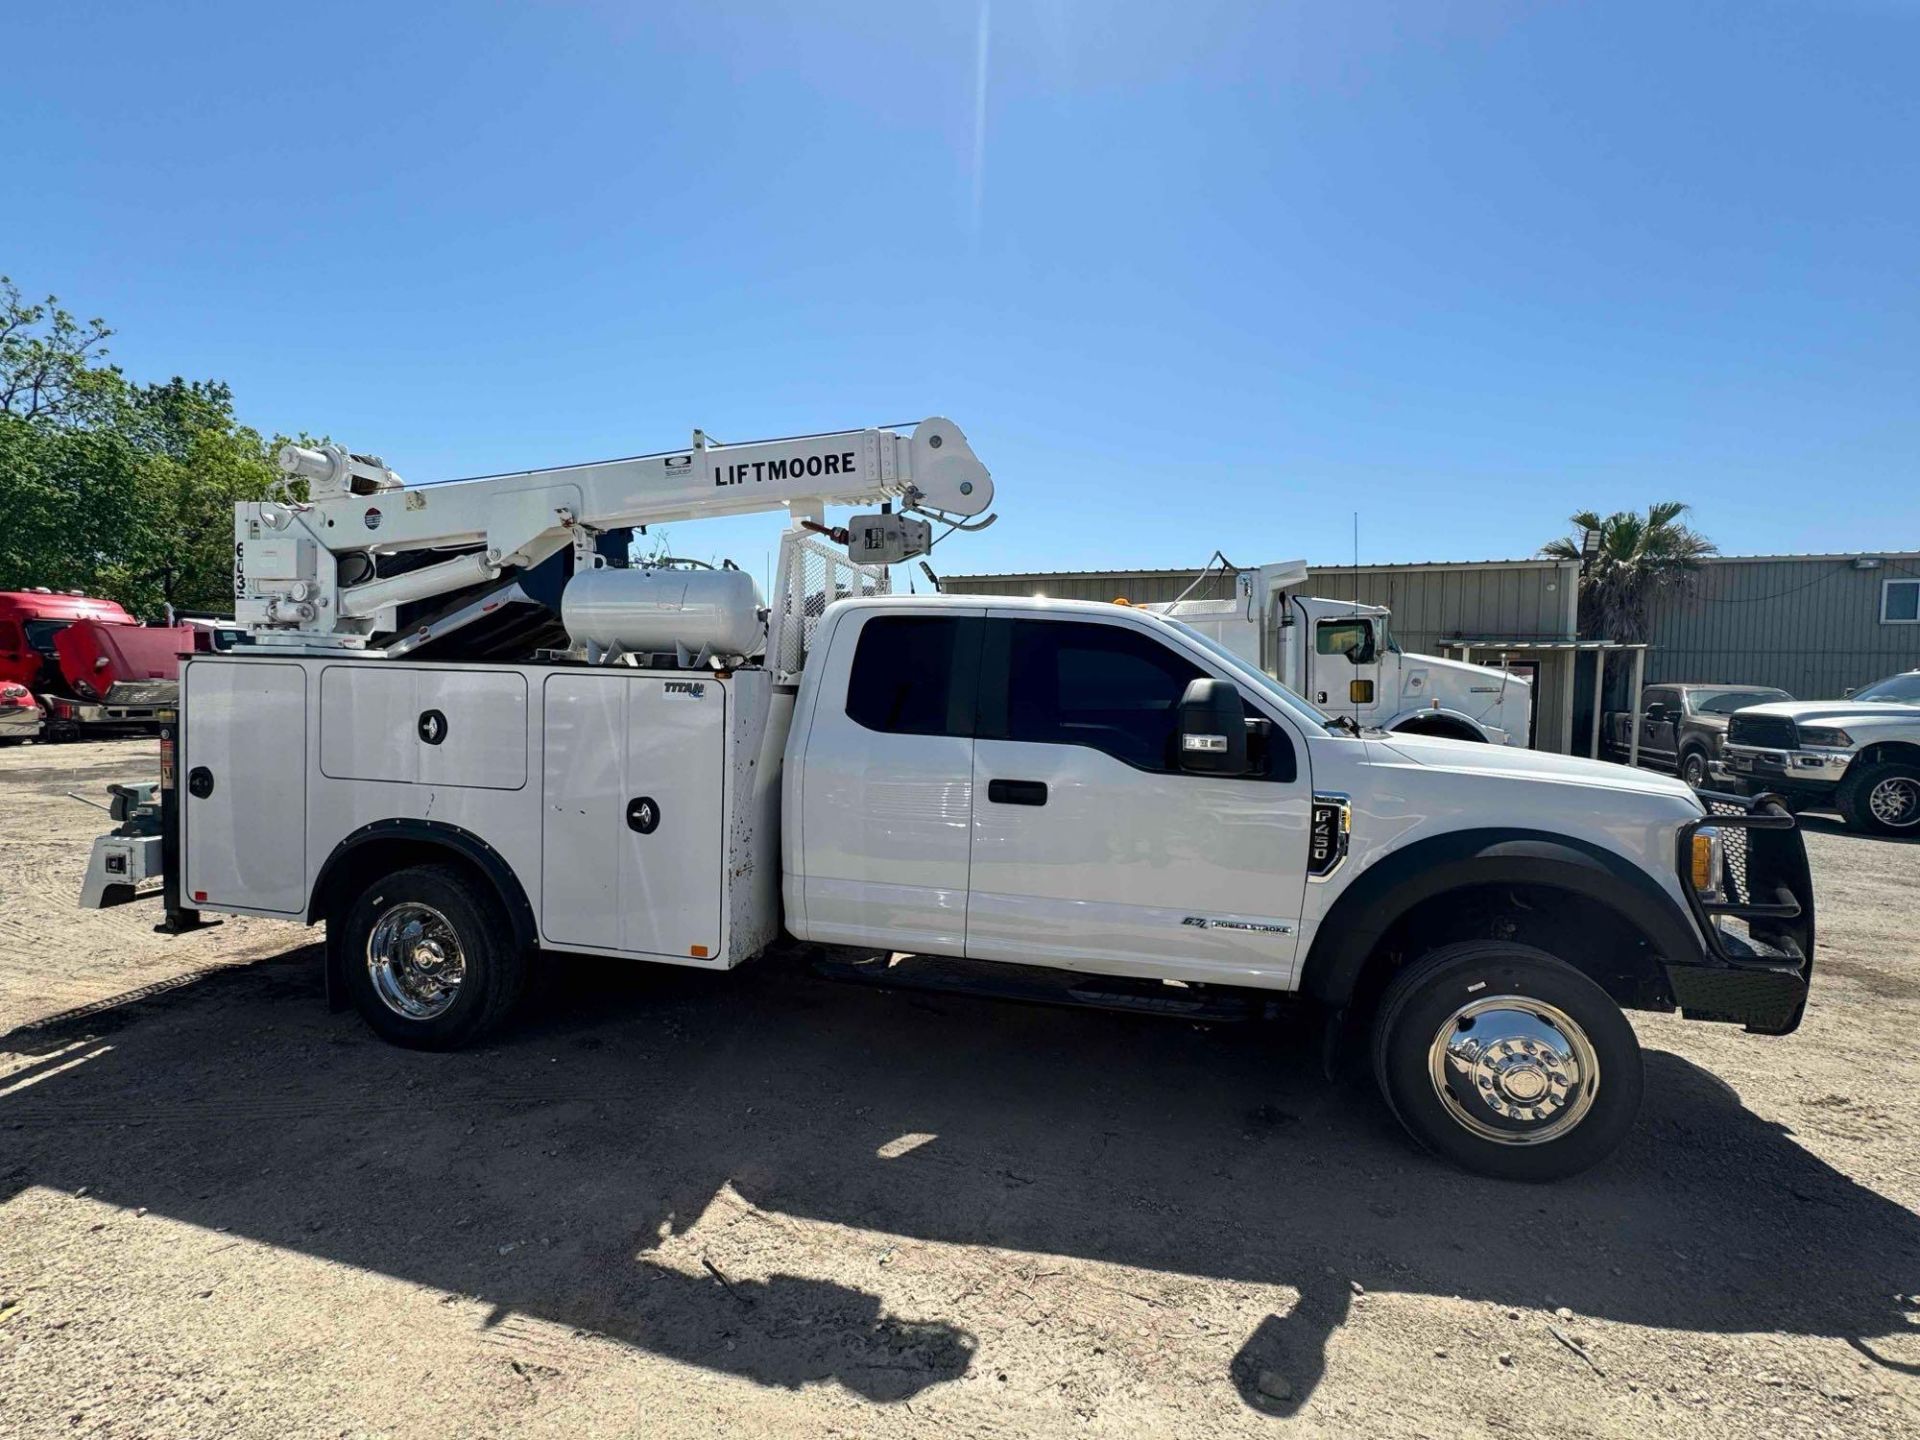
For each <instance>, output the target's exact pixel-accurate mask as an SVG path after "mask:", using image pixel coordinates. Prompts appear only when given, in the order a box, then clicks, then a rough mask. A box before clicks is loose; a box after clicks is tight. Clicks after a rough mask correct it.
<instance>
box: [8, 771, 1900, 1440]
mask: <svg viewBox="0 0 1920 1440" xmlns="http://www.w3.org/2000/svg"><path fill="white" fill-rule="evenodd" d="M152 748H153V747H152V743H151V742H150V741H123V742H117V743H114V742H108V743H99V744H88V745H77V746H72V747H65V748H47V747H39V746H31V747H26V748H23V749H12V750H7V751H4V752H0V814H4V816H5V826H4V832H3V833H0V1434H5V1435H7V1436H52V1435H59V1436H73V1435H119V1436H139V1437H151V1436H214V1435H248V1436H254V1435H261V1436H276V1437H279V1436H309V1435H311V1436H361V1435H369V1436H371V1435H461V1436H474V1435H494V1434H512V1435H555V1436H558V1435H569V1436H577V1435H588V1434H606V1435H635V1436H640V1435H645V1436H665V1435H679V1434H710V1433H716V1432H721V1431H724V1432H726V1433H730V1434H737V1435H750V1436H759V1435H874V1436H884V1435H916V1436H918V1435H929V1434H950V1435H1003V1434H1007V1435H1012V1434H1059V1433H1073V1434H1086V1435H1112V1436H1139V1435H1243V1434H1244V1435H1255V1434H1266V1435H1275V1434H1289V1435H1301V1436H1320V1435H1327V1436H1333V1435H1339V1436H1352V1435H1367V1436H1449V1437H1452V1436H1487V1437H1504V1436H1532V1435H1539V1436H1553V1437H1568V1436H1588V1435H1632V1436H1635V1437H1640V1436H1645V1435H1647V1434H1650V1433H1658V1434H1660V1435H1661V1436H1663V1437H1681V1436H1707V1435H1715V1436H1717V1435H1754V1436H1769V1437H1772V1436H1802V1435H1804V1436H1816V1435H1819V1436H1826V1435H1846V1436H1855V1435H1859V1436H1878V1435H1885V1436H1912V1435H1915V1434H1916V1433H1920V1213H1916V1212H1917V1211H1920V1139H1917V1138H1916V1136H1920V1050H1917V1049H1916V1042H1915V1038H1914V1037H1915V1035H1916V1033H1920V960H1917V959H1916V943H1915V937H1916V934H1917V933H1920V883H1917V882H1920V849H1917V848H1914V847H1911V846H1905V845H1900V844H1894V843H1888V842H1884V841H1876V840H1870V839H1862V838H1858V837H1855V836H1851V835H1846V834H1843V833H1841V832H1840V831H1839V829H1838V828H1837V826H1835V825H1833V824H1832V823H1830V822H1823V821H1820V820H1811V821H1809V822H1808V827H1807V828H1808V831H1809V840H1808V844H1809V846H1810V849H1811V851H1812V855H1813V864H1814V880H1815V885H1816V889H1817V891H1818V897H1819V905H1820V920H1821V925H1822V935H1821V948H1820V952H1819V970H1818V974H1817V977H1816V983H1815V988H1814V996H1813V1003H1812V1006H1811V1010H1810V1013H1809V1015H1808V1019H1807V1022H1806V1024H1805V1025H1804V1026H1803V1027H1802V1029H1801V1030H1800V1032H1799V1033H1798V1034H1796V1035H1794V1036H1792V1037H1789V1038H1787V1039H1782V1040H1768V1039H1762V1038H1760V1037H1756V1036H1749V1035H1744V1034H1741V1033H1738V1032H1737V1031H1734V1030H1731V1029H1728V1028H1724V1027H1716V1026H1708V1025H1698V1024H1685V1023H1682V1022H1680V1021H1678V1020H1674V1019H1669V1018H1667V1017H1663V1016H1641V1017H1636V1024H1637V1026H1638V1028H1639V1031H1640V1034H1641V1037H1642V1040H1643V1042H1644V1043H1645V1045H1646V1047H1647V1051H1648V1055H1647V1099H1646V1106H1645V1110H1644V1113H1643V1116H1642V1119H1641V1123H1640V1125H1639V1128H1638V1130H1637V1131H1636V1132H1635V1134H1634V1135H1633V1136H1632V1138H1631V1139H1630V1140H1629V1141H1628V1143H1627V1144H1626V1146H1625V1147H1624V1148H1623V1150H1622V1151H1621V1153H1620V1154H1619V1155H1618V1156H1617V1157H1616V1158H1615V1159H1613V1160H1612V1161H1610V1162H1608V1163H1607V1164H1606V1165H1604V1166H1603V1167H1601V1168H1600V1169H1599V1170H1597V1171H1595V1172H1593V1173H1591V1174H1589V1175H1587V1176H1584V1177H1582V1178H1580V1179H1578V1180H1575V1181H1572V1182H1568V1183H1565V1184H1561V1185H1558V1186H1554V1187H1549V1188H1523V1187H1515V1186H1508V1185H1501V1184H1496V1183H1493V1182H1490V1181H1482V1180H1477V1179H1474V1178H1472V1177H1469V1176H1465V1175H1461V1174H1458V1173H1456V1172H1454V1171H1452V1170H1449V1169H1447V1168H1445V1167H1443V1166H1441V1165H1440V1164H1438V1163H1437V1162H1435V1161H1433V1160H1430V1159H1428V1158H1426V1157H1424V1156H1423V1155H1421V1154H1420V1153H1418V1152H1417V1151H1416V1150H1414V1149H1413V1148H1412V1147H1411V1146H1410V1144H1409V1143H1408V1142H1407V1141H1405V1140H1404V1139H1402V1137H1401V1136H1400V1134H1399V1133H1398V1131H1397V1130H1396V1128H1395V1127H1394V1125H1393V1123H1392V1121H1391V1120H1390V1119H1389V1118H1388V1117H1387V1116H1386V1114H1385V1113H1384V1111H1383V1110H1382V1108H1381V1106H1380V1105H1379V1104H1378V1103H1377V1102H1376V1100H1375V1097H1374V1096H1373V1095H1372V1094H1371V1093H1370V1092H1369V1091H1366V1090H1363V1089H1360V1088H1357V1087H1353V1086H1335V1085H1333V1084H1330V1083H1329V1082H1328V1081H1327V1080H1325V1079H1324V1078H1323V1077H1322V1075H1321V1072H1320V1069H1319V1065H1318V1061H1317V1057H1316V1055H1315V1053H1314V1050H1313V1045H1312V1043H1311V1042H1310V1040H1309V1039H1308V1038H1307V1037H1306V1036H1304V1035H1302V1034H1298V1033H1294V1032H1292V1031H1289V1030H1286V1029H1275V1028H1271V1027H1234V1026H1221V1027H1215V1028H1213V1029H1202V1028H1198V1027H1194V1026H1190V1025H1184V1024H1177V1023H1173V1022H1169V1021H1165V1020H1155V1019H1150V1018H1146V1017H1132V1016H1122V1015H1110V1014H1103V1013H1092V1012H1079V1011H1064V1010H1046V1009H1034V1008H1024V1007H1015V1006H1007V1005H996V1004H992V1003H989V1002H985V1001H979V1000H973V999H967V998H955V997H951V996H939V997H930V996H924V995H916V994H903V993H888V992H882V991H876V990H869V989H864V988H857V987H852V986H845V985H835V984H832V983H829V982H827V981H824V980H820V979H817V978H815V977H813V976H811V975H810V974H808V973H807V972H805V971H804V970H802V969H800V968H799V967H798V966H797V965H795V964H793V963H791V962H780V961H775V962H764V963H761V964H757V965H754V966H750V967H748V968H747V969H745V970H743V971H741V972H738V973H736V974H734V975H731V976H703V975H691V974H684V973H648V972H647V971H644V970H640V969H635V968H623V967H620V966H613V965H601V964H592V965H587V964H583V965H580V966H578V967H576V968H575V969H573V970H572V971H570V973H569V974H568V975H567V976H566V978H565V980H564V981H563V983H562V985H561V986H560V988H559V991H558V993H557V995H556V996H555V997H554V999H553V1000H552V1001H551V1002H550V1003H549V1005H548V1006H547V1007H546V1008H545V1009H544V1010H543V1011H542V1012H541V1013H539V1014H537V1015H536V1016H534V1017H532V1018H531V1019H530V1020H529V1021H528V1023H526V1024H524V1025H523V1026H521V1027H519V1028H517V1029H515V1030H514V1031H513V1032H512V1033H511V1034H509V1035H508V1036H506V1037H505V1038H503V1039H502V1040H500V1041H499V1042H498V1043H496V1044H493V1045H491V1046H489V1047H488V1048H485V1049H482V1050H480V1051H477V1052H473V1053H466V1054H459V1055H422V1054H413V1053H408V1052H405V1051H400V1050H396V1049H392V1048H390V1047H388V1046H386V1045H383V1044H381V1043H379V1042H378V1041H376V1040H374V1039H373V1038H372V1036H371V1035H370V1034H369V1033H368V1032H367V1031H366V1030H365V1029H364V1028H363V1026H362V1025H361V1023H360V1021H359V1020H358V1019H357V1018H356V1017H355V1016H353V1015H352V1014H333V1013H329V1012H328V1011H327V1009H326V1008H325V1006H324V1004H323V1003H322V997H321V981H320V974H319V970H318V966H317V963H316V956H317V953H318V952H317V950H316V948H315V945H314V940H315V938H316V935H315V933H314V932H308V931H303V930H299V929H297V928H294V927H290V926H283V925H278V924H272V923H267V922H259V921H245V920H238V921H228V922H227V923H226V924H224V925H222V926H221V927H220V928H218V929H214V930H209V931H205V932H201V933H198V934H195V935H191V936H185V937H181V938H175V939H169V938H165V937H161V936H158V935H155V934H153V933H152V931H151V926H152V924H153V922H154V920H155V919H156V918H157V914H156V911H157V906H156V905H153V904H138V905H133V906H127V907H122V908H120V909H117V910H111V911H107V912H104V913H98V914H83V913H81V912H80V911H78V910H76V909H75V908H74V897H75V895H76V894H77V891H78V887H79V883H80V877H81V872H82V869H83V867H84V863H85V858H86V854H87V846H88V843H89V841H90V839H91V837H92V835H93V834H94V833H95V832H96V831H97V830H99V829H101V828H103V823H104V821H105V817H104V816H101V815H100V814H98V812H95V811H90V810H88V809H86V808H84V807H83V806H81V805H79V804H77V803H75V802H73V801H71V800H67V799H65V798H63V792H65V791H68V790H77V791H79V792H80V793H82V794H86V795H97V794H99V793H101V787H102V786H103V785H104V783H105V782H106V781H108V780H110V779H120V778H141V777H142V776H143V775H145V774H147V773H150V772H151V770H152V767H153V761H152V759H151V755H152ZM1263 1386H1264V1387H1265V1390H1266V1391H1267V1392H1270V1393H1263V1391H1262V1387H1263Z"/></svg>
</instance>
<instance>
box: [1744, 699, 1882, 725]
mask: <svg viewBox="0 0 1920 1440" xmlns="http://www.w3.org/2000/svg"><path fill="white" fill-rule="evenodd" d="M1740 713H1741V714H1742V715H1776V716H1779V717H1780V718H1781V719H1783V720H1791V721H1793V722H1794V723H1795V724H1796V725H1834V726H1838V727H1840V728H1841V729H1846V728H1847V727H1848V726H1851V725H1859V726H1867V725H1902V726H1911V725H1920V705H1908V704H1904V703H1898V702H1892V701H1889V702H1887V703H1885V704H1880V703H1876V702H1875V701H1872V700H1774V701H1771V702H1770V703H1768V704H1765V705H1749V706H1748V707H1747V708H1746V709H1744V710H1742V711H1741V712H1740Z"/></svg>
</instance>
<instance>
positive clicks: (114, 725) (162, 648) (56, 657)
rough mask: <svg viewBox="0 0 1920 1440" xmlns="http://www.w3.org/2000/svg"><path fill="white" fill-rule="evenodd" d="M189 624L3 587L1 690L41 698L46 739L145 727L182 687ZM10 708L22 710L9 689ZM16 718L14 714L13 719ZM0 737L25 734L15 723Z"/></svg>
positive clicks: (191, 633)
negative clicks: (157, 621)
mask: <svg viewBox="0 0 1920 1440" xmlns="http://www.w3.org/2000/svg"><path fill="white" fill-rule="evenodd" d="M197 634H198V632H197V631H196V630H195V629H194V627H192V626H189V625H141V624H140V623H139V622H138V621H136V620H135V619H134V618H133V616H131V615H129V614H128V613H127V612H126V611H125V610H123V609H122V608H121V607H120V606H119V605H117V604H115V603H114V602H113V601H111V600H97V599H94V598H93V597H92V596H88V595H75V594H70V593H69V594H61V593H58V592H56V591H52V590H8V591H0V689H10V688H11V687H23V688H24V691H25V693H26V695H27V696H28V697H29V698H31V697H34V696H37V697H38V704H39V708H40V709H41V710H43V711H44V719H43V721H42V723H41V725H40V727H39V733H40V735H41V736H43V737H44V738H46V739H48V740H73V739H78V738H79V737H80V736H81V735H84V734H88V733H94V734H104V733H110V732H113V731H127V730H144V729H147V728H150V727H151V726H153V725H154V724H155V723H156V722H157V720H158V717H159V711H160V709H161V707H163V706H169V705H172V704H173V703H174V699H175V696H176V695H177V693H178V689H179V679H180V657H181V655H183V654H185V653H188V652H190V651H192V650H193V649H194V648H195V639H196V635H197ZM13 699H14V701H15V703H14V706H13V707H12V708H14V709H23V708H24V706H23V705H22V704H20V701H19V695H18V693H17V692H14V694H13ZM10 718H14V719H16V720H17V719H18V717H10ZM5 738H9V739H23V738H28V737H27V736H26V735H25V734H24V733H23V727H22V726H21V725H19V724H16V725H15V726H13V727H12V728H9V729H7V730H6V735H5Z"/></svg>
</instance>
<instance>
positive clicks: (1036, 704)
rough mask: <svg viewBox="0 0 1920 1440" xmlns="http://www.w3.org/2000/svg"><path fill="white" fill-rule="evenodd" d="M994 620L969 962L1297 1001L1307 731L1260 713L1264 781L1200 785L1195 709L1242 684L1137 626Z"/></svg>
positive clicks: (986, 661) (977, 769)
mask: <svg viewBox="0 0 1920 1440" xmlns="http://www.w3.org/2000/svg"><path fill="white" fill-rule="evenodd" d="M989 616H990V619H989V621H988V627H987V634H986V640H985V643H984V645H983V647H982V660H981V673H980V719H979V731H978V738H977V739H976V740H975V742H974V763H973V864H972V871H971V878H970V886H969V892H970V893H969V897H968V901H967V952H966V953H967V954H968V956H970V957H974V958H978V959H985V960H1011V961H1028V962H1037V963H1041V964H1047V963H1052V964H1065V965H1069V966H1071V967H1073V968H1087V969H1096V970H1097V969H1106V970H1110V971H1113V972H1115V973H1122V974H1125V973H1139V974H1151V975H1160V976H1171V977H1173V978H1191V979H1218V980H1235V981H1239V982H1242V983H1249V984H1261V983H1267V984H1272V985H1280V984H1284V983H1285V981H1286V978H1287V977H1288V975H1289V974H1290V973H1291V970H1292V966H1293V959H1294V949H1295V942H1296V928H1297V925H1298V921H1299V916H1300V909H1301V901H1302V892H1303V890H1304V889H1305V880H1306V859H1307V823H1308V810H1309V799H1310V788H1311V787H1310V784H1309V779H1308V776H1307V774H1306V759H1305V747H1304V746H1303V745H1302V744H1301V743H1300V742H1299V740H1298V739H1297V738H1296V737H1295V736H1294V734H1293V731H1292V729H1291V727H1290V726H1289V725H1288V724H1286V723H1284V722H1283V721H1282V720H1280V718H1279V717H1278V715H1277V714H1276V715H1271V716H1269V715H1266V714H1264V712H1262V711H1260V710H1259V709H1258V708H1257V706H1256V705H1255V704H1254V703H1253V702H1251V701H1250V702H1249V703H1248V714H1249V715H1255V716H1258V717H1259V718H1263V719H1266V720H1267V721H1268V726H1269V734H1268V739H1267V743H1266V745H1265V746H1264V747H1263V748H1264V749H1265V751H1266V754H1265V757H1264V763H1263V765H1262V770H1263V773H1261V774H1258V775H1253V776H1247V777H1233V778H1225V777H1220V776H1209V775H1194V774H1188V773H1183V772H1182V771H1181V770H1179V769H1178V768H1177V766H1176V764H1175V747H1174V731H1175V725H1176V711H1177V706H1178V704H1179V701H1180V697H1181V696H1182V694H1183V693H1184V692H1185V690H1186V687H1187V683H1188V682H1189V681H1191V680H1194V679H1196V678H1199V677H1201V676H1206V675H1211V676H1214V677H1215V678H1221V679H1232V678H1233V677H1232V676H1231V675H1230V674H1229V673H1227V672H1226V671H1225V670H1224V669H1219V670H1216V669H1214V668H1212V666H1211V663H1210V662H1205V663H1203V662H1202V661H1201V659H1200V658H1199V652H1197V651H1195V652H1189V651H1187V650H1186V649H1184V648H1175V646H1174V644H1173V643H1171V641H1170V638H1169V637H1168V636H1167V635H1165V634H1162V633H1156V630H1157V628H1158V627H1154V626H1151V625H1150V624H1148V623H1147V622H1142V621H1135V620H1130V619H1127V618H1125V617H1124V612H1116V614H1115V617H1114V618H1113V619H1112V620H1110V621H1109V620H1106V619H1097V620H1096V619H1082V618H1078V617H1076V618H1072V619H1068V618H1064V617H1060V618H1041V617H1036V616H1035V615H1034V614H1033V612H1031V611H1025V612H1023V611H998V612H995V611H990V612H989ZM1341 663H1342V664H1345V663H1346V662H1345V661H1344V660H1343V661H1342V662H1341ZM1245 693H1246V692H1245V690H1244V689H1243V691H1242V694H1243V697H1244V696H1245Z"/></svg>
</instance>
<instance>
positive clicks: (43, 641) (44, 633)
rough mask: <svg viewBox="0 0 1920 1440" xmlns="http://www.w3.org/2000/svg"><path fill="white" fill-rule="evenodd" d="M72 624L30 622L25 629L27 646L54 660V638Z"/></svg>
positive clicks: (47, 621)
mask: <svg viewBox="0 0 1920 1440" xmlns="http://www.w3.org/2000/svg"><path fill="white" fill-rule="evenodd" d="M72 623H73V622H72V621H71V620H29V621H27V623H26V627H25V628H26V632H27V644H29V645H31V646H32V647H33V648H34V649H36V650H38V651H39V652H40V653H41V654H42V655H45V656H46V657H47V658H48V659H49V660H51V659H52V658H53V637H54V636H56V635H58V634H59V633H60V632H61V631H62V630H64V629H66V628H67V626H69V625H71V624H72Z"/></svg>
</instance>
